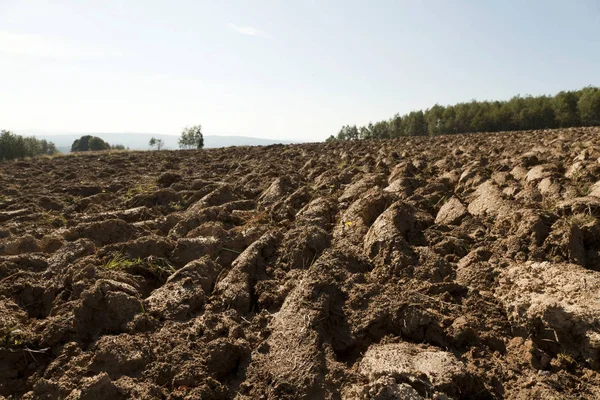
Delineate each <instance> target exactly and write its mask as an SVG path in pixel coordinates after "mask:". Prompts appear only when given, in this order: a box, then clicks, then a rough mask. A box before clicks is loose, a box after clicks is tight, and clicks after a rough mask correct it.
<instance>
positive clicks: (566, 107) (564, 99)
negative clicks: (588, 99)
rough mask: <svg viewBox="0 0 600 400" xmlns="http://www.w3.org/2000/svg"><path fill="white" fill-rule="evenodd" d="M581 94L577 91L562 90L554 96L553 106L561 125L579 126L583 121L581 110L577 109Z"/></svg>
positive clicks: (557, 120)
mask: <svg viewBox="0 0 600 400" xmlns="http://www.w3.org/2000/svg"><path fill="white" fill-rule="evenodd" d="M578 100H579V96H577V93H576V92H565V91H562V92H560V93H558V94H557V95H556V96H554V99H553V100H552V106H553V108H554V115H555V118H556V122H557V124H558V126H560V127H563V128H564V127H569V126H577V125H579V124H580V123H581V119H580V118H579V111H578V110H577V101H578Z"/></svg>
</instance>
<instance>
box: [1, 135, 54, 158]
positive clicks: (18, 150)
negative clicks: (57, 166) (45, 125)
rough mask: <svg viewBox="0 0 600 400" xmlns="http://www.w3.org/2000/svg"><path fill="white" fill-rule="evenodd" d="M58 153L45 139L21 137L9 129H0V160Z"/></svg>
mask: <svg viewBox="0 0 600 400" xmlns="http://www.w3.org/2000/svg"><path fill="white" fill-rule="evenodd" d="M56 153H58V150H56V146H55V145H54V143H52V142H49V141H47V140H46V139H41V140H40V139H36V138H35V137H23V136H21V135H17V134H15V133H12V132H10V131H5V130H3V131H0V161H10V160H17V159H19V160H22V159H24V158H26V157H39V156H44V155H53V154H56Z"/></svg>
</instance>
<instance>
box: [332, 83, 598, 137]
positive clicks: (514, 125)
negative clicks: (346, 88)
mask: <svg viewBox="0 0 600 400" xmlns="http://www.w3.org/2000/svg"><path fill="white" fill-rule="evenodd" d="M573 126H600V88H598V87H591V86H589V87H586V88H583V89H581V90H576V91H562V92H560V93H558V94H556V95H555V96H525V97H521V96H515V97H513V98H512V99H510V100H508V101H475V100H473V101H471V102H468V103H458V104H455V105H449V106H441V105H439V104H436V105H434V106H433V107H431V108H429V109H427V110H425V111H422V110H420V111H412V112H410V113H408V114H405V115H403V116H400V115H399V114H396V115H394V116H393V117H392V118H390V119H389V120H384V121H379V122H376V123H374V124H373V123H369V124H368V125H366V126H361V127H357V126H356V125H352V126H351V125H346V126H343V127H342V129H341V130H340V131H339V132H338V134H337V135H336V136H334V135H331V136H330V137H329V138H328V139H327V141H332V140H357V139H389V138H397V137H401V136H423V135H431V136H435V135H444V134H455V133H467V132H500V131H517V130H530V129H546V128H566V127H573Z"/></svg>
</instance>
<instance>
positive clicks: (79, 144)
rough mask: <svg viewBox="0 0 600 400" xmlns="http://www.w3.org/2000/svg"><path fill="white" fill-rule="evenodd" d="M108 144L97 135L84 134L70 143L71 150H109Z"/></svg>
mask: <svg viewBox="0 0 600 400" xmlns="http://www.w3.org/2000/svg"><path fill="white" fill-rule="evenodd" d="M109 149H110V145H109V144H108V143H106V142H105V141H104V140H102V139H100V138H99V137H97V136H92V135H85V136H82V137H80V138H79V139H76V140H75V141H74V142H73V144H72V145H71V152H73V153H76V152H79V151H100V150H109Z"/></svg>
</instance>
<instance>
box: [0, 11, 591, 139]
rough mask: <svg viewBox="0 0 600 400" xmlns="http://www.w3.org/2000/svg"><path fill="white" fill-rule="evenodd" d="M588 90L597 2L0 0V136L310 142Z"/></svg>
mask: <svg viewBox="0 0 600 400" xmlns="http://www.w3.org/2000/svg"><path fill="white" fill-rule="evenodd" d="M587 85H594V86H598V85H600V2H599V1H598V0H572V1H568V0H563V1H554V0H540V1H537V0H535V1H534V0H527V1H522V0H520V1H513V0H510V1H506V0H503V1H498V0H493V1H489V0H478V1H471V0H452V1H447V0H429V1H401V0H381V1H375V0H373V1H366V0H365V1H354V0H335V1H333V0H332V1H327V0H320V1H312V0H295V1H288V0H264V1H263V0H255V1H250V0H247V1H242V0H213V1H208V0H170V1H164V0H122V1H117V0H55V1H52V0H46V1H43V0H0V129H10V130H15V131H24V130H30V131H31V130H40V131H47V132H148V133H168V134H171V133H172V134H177V133H179V132H180V130H181V128H182V127H183V126H185V125H191V124H197V123H200V124H202V126H203V131H204V133H205V134H208V135H245V136H255V137H264V138H277V139H282V140H283V139H295V140H310V141H316V140H323V139H325V138H326V137H327V136H329V135H330V134H332V133H333V134H335V133H336V132H337V131H338V130H339V128H340V127H341V126H342V125H345V124H359V125H360V124H366V123H368V122H369V121H377V120H380V119H384V118H389V117H391V116H392V115H393V114H395V113H396V112H399V113H401V114H404V113H406V112H409V111H411V110H414V109H421V108H427V107H430V106H432V105H433V104H435V103H440V104H453V103H456V102H460V101H469V100H471V99H478V100H485V99H493V100H496V99H508V98H510V97H512V96H513V95H515V94H522V95H525V94H533V95H537V94H554V93H556V92H558V91H560V90H563V89H580V88H582V87H584V86H587Z"/></svg>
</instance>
